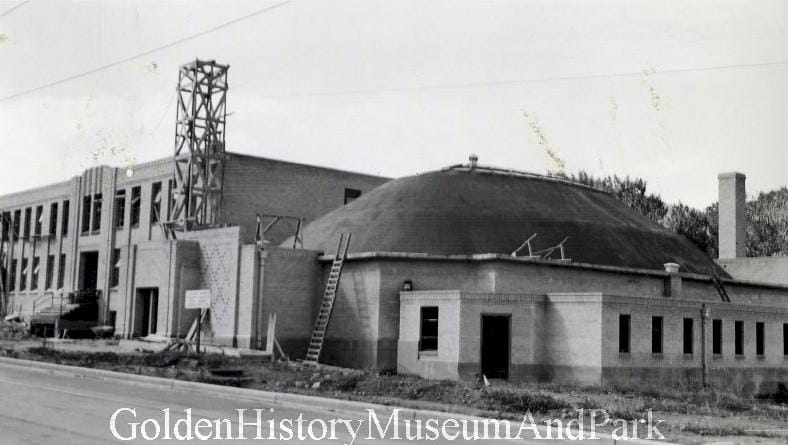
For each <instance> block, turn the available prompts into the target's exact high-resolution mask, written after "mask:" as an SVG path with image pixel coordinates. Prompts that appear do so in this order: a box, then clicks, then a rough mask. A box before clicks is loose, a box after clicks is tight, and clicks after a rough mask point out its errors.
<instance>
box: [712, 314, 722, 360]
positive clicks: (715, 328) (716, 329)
mask: <svg viewBox="0 0 788 445" xmlns="http://www.w3.org/2000/svg"><path fill="white" fill-rule="evenodd" d="M711 353H712V354H714V355H722V320H720V319H716V320H712V321H711Z"/></svg>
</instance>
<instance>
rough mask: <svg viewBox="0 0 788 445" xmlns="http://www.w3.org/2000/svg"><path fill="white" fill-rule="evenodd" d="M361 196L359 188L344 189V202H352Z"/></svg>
mask: <svg viewBox="0 0 788 445" xmlns="http://www.w3.org/2000/svg"><path fill="white" fill-rule="evenodd" d="M359 196H361V190H358V189H345V204H347V203H349V202H352V201H353V200H355V199H356V198H358V197H359Z"/></svg>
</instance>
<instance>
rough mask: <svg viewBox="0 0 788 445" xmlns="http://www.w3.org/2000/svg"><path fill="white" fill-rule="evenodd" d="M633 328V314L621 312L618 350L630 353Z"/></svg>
mask: <svg viewBox="0 0 788 445" xmlns="http://www.w3.org/2000/svg"><path fill="white" fill-rule="evenodd" d="M631 329H632V316H630V315H629V314H620V315H619V316H618V352H620V353H624V354H629V352H630V337H631V335H630V333H631Z"/></svg>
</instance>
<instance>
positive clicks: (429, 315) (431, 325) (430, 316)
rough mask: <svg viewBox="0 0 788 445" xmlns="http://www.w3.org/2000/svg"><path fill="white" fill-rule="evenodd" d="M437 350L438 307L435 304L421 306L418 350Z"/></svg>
mask: <svg viewBox="0 0 788 445" xmlns="http://www.w3.org/2000/svg"><path fill="white" fill-rule="evenodd" d="M437 350H438V308H437V307H435V306H430V307H422V308H421V334H420V337H419V351H437Z"/></svg>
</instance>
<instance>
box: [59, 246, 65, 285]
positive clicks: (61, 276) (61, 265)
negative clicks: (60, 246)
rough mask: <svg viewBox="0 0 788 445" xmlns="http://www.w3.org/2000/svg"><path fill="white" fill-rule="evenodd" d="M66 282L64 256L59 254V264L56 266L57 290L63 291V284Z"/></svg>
mask: <svg viewBox="0 0 788 445" xmlns="http://www.w3.org/2000/svg"><path fill="white" fill-rule="evenodd" d="M65 281H66V254H65V253H61V254H60V262H59V263H58V265H57V288H58V289H63V284H64V283H65Z"/></svg>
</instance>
